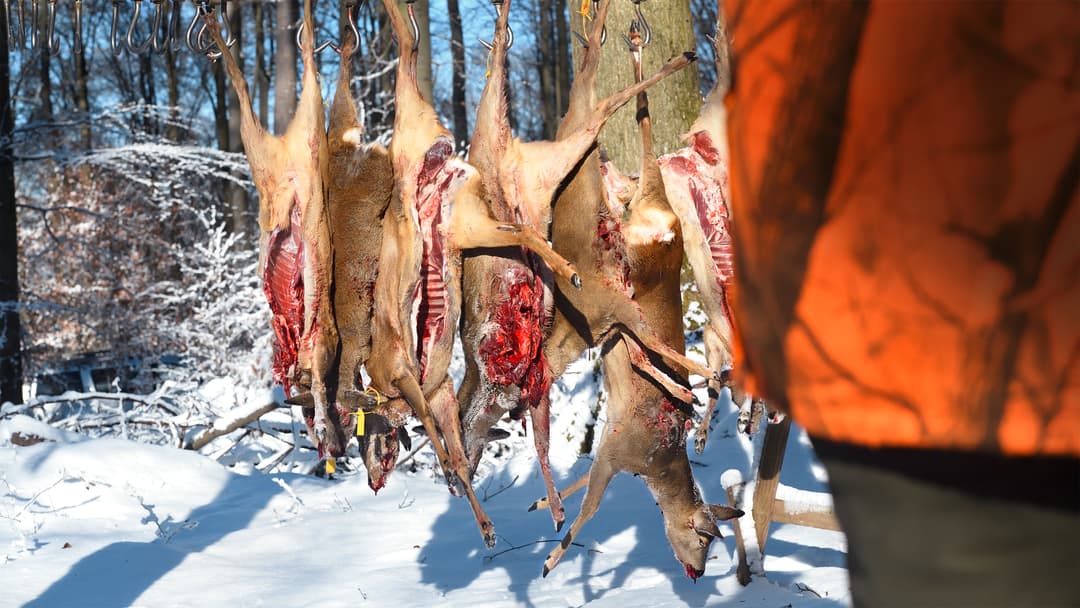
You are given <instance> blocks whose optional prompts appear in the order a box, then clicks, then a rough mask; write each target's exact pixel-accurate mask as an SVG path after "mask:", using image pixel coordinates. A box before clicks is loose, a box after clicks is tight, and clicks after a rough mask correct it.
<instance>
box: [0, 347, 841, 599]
mask: <svg viewBox="0 0 1080 608" xmlns="http://www.w3.org/2000/svg"><path fill="white" fill-rule="evenodd" d="M592 365H593V364H592V363H591V362H589V361H582V362H580V363H579V364H578V365H577V366H575V367H574V368H572V369H571V370H570V371H569V373H568V374H567V375H566V376H565V377H564V379H563V380H562V381H560V383H559V384H558V385H557V391H556V396H555V400H554V401H555V409H556V414H557V417H556V419H555V420H554V422H553V425H552V434H553V446H552V448H553V454H552V457H553V465H554V466H555V469H556V474H557V476H558V478H559V479H560V480H561V482H562V484H567V483H569V482H571V481H573V480H574V479H576V478H577V477H578V476H579V475H580V474H582V473H583V472H584V471H585V470H587V468H588V466H589V458H588V457H581V458H579V457H577V456H576V451H577V445H576V444H575V442H571V441H560V440H559V439H558V438H559V437H563V438H566V437H576V436H578V433H577V432H576V429H579V428H580V426H581V425H583V424H585V423H587V422H588V419H589V417H590V416H589V415H587V414H585V413H584V412H587V410H588V409H589V406H590V405H591V404H594V403H596V398H597V395H596V390H597V389H596V387H597V383H596V381H595V378H594V377H593V373H592ZM230 398H234V399H235V395H231V396H230ZM571 401H572V403H571ZM242 406H243V404H240V406H238V407H242ZM271 416H278V417H284V418H285V420H288V419H289V417H290V414H289V412H288V411H287V410H282V411H280V412H275V413H273V414H271ZM736 416H737V411H736V410H735V409H734V408H733V407H731V404H730V403H727V404H726V409H724V411H721V412H720V413H719V414H718V415H717V416H716V418H715V422H714V427H713V428H714V431H713V433H712V435H711V436H710V443H709V447H708V448H707V450H706V452H705V454H703V455H701V456H698V455H696V454H693V452H691V460H692V461H693V462H694V472H695V475H696V477H697V479H698V482H699V484H700V485H701V487H702V491H703V493H704V495H705V498H706V499H707V500H709V501H710V502H726V500H725V496H724V491H723V488H722V487H721V485H720V478H721V475H722V473H723V472H724V471H725V470H727V469H738V470H741V471H742V473H743V476H744V477H746V478H750V477H751V475H750V470H749V468H750V462H749V461H750V454H751V450H750V440H749V439H747V438H746V437H743V436H738V435H736V434H735V432H734V428H735V417H736ZM599 422H600V423H601V424H602V423H603V413H602V411H601V414H600V421H599ZM514 430H515V432H514V433H513V435H512V436H511V437H510V438H508V439H506V440H503V441H501V442H499V444H498V445H493V446H490V447H489V452H490V455H491V456H492V457H491V458H487V459H486V460H485V463H483V464H482V465H481V470H480V471H479V475H478V479H477V480H476V487H477V493H478V495H479V497H480V498H481V500H482V501H483V504H484V508H485V509H486V510H487V512H488V514H489V515H490V516H491V517H492V519H493V521H494V522H495V527H496V532H497V534H498V536H499V542H498V545H497V546H496V547H495V549H493V550H488V549H486V548H485V547H484V545H483V542H482V540H481V538H480V535H479V533H478V531H477V529H476V525H475V523H474V520H473V518H472V513H471V511H470V509H469V507H468V504H467V502H466V501H465V500H464V499H458V498H454V497H452V496H451V495H450V494H449V493H448V492H447V490H446V486H445V484H444V483H443V482H442V479H441V477H440V476H439V475H438V474H437V472H436V471H434V470H433V469H432V467H431V466H430V463H431V462H432V461H433V459H432V457H431V455H430V450H429V449H424V450H422V451H421V452H420V453H419V454H418V455H417V456H416V457H415V459H414V460H413V461H412V464H413V466H412V467H405V470H399V471H397V472H395V473H394V475H393V476H392V477H391V479H390V483H389V485H388V486H387V487H386V489H384V490H383V491H382V492H381V493H380V494H379V495H378V496H375V495H373V494H372V492H371V491H370V490H369V489H368V487H367V483H366V475H365V474H364V472H363V471H362V470H361V471H360V472H355V471H349V470H341V467H342V465H341V464H339V471H338V474H337V475H335V479H332V480H325V479H320V478H317V477H314V476H310V475H303V474H298V473H295V472H277V473H267V472H263V471H262V470H260V469H259V468H257V467H256V466H254V464H253V462H257V461H258V459H259V458H269V457H270V456H272V454H267V455H263V456H258V455H255V457H254V460H245V459H244V458H240V457H236V456H235V455H233V456H232V457H231V458H229V457H222V456H221V455H220V449H218V453H216V454H215V449H217V448H214V446H209V447H208V448H207V449H204V450H203V453H196V452H191V451H183V450H179V449H175V448H172V447H164V446H155V445H146V444H141V443H136V442H133V441H127V440H124V439H88V438H86V437H84V436H81V435H79V434H76V433H71V432H65V431H58V430H56V429H52V428H50V427H46V426H44V425H43V424H42V423H40V422H38V421H36V420H34V419H32V418H29V417H27V416H24V415H20V414H15V415H8V416H6V417H5V418H4V419H3V420H0V589H3V592H2V593H0V606H49V607H52V606H58V607H59V606H80V607H81V606H86V607H89V606H131V605H137V606H161V607H164V606H200V607H204V606H236V607H239V606H350V607H355V606H365V605H368V606H394V607H406V606H444V605H446V606H470V605H483V606H581V605H588V606H597V607H599V606H617V607H619V608H631V607H634V606H648V607H656V606H683V605H687V606H702V605H708V606H742V607H754V606H762V607H775V608H782V607H785V606H791V607H799V606H807V607H811V606H846V605H849V604H850V596H849V592H848V589H847V571H846V570H845V568H844V552H845V547H846V545H845V541H844V538H843V535H842V534H840V533H837V532H827V531H822V530H814V529H810V528H803V527H799V526H790V525H776V524H774V526H773V529H772V533H771V534H770V537H769V540H768V545H767V547H766V559H765V563H764V566H765V570H766V572H767V578H764V579H761V578H758V579H755V580H754V581H753V582H752V583H751V584H750V585H749V586H748V587H742V586H740V585H739V583H738V582H737V581H736V578H735V540H734V537H733V535H732V532H731V527H730V526H729V525H724V524H721V530H722V531H723V533H724V537H725V538H724V539H723V540H722V541H717V542H716V543H714V544H713V547H712V557H711V561H710V562H709V565H708V567H707V569H706V572H705V575H704V576H703V577H702V578H700V579H699V580H698V581H697V582H696V583H694V582H693V581H691V580H689V579H688V578H686V577H685V575H684V573H683V567H682V566H681V565H680V564H679V563H678V562H677V561H676V560H675V559H674V557H673V555H672V551H671V549H670V547H669V546H668V543H667V540H666V538H665V537H664V533H663V528H662V521H661V517H660V512H659V509H658V508H657V507H656V506H655V504H654V502H653V500H652V497H651V495H650V494H649V492H648V490H647V489H646V488H645V485H644V484H643V483H642V482H641V480H639V479H636V478H634V477H632V476H629V475H620V476H618V477H617V478H616V479H615V481H614V482H613V483H612V484H611V486H610V487H609V489H608V491H607V493H606V495H605V497H604V501H603V503H602V504H601V507H600V512H599V514H598V515H597V516H596V517H595V518H594V519H593V520H592V521H590V522H589V523H588V525H586V526H585V527H584V529H583V530H582V533H581V534H580V535H579V536H578V538H576V539H575V542H576V543H580V544H581V545H583V546H580V547H579V546H574V547H572V548H571V550H570V552H569V553H568V555H567V556H566V558H564V560H563V561H562V563H560V565H559V566H558V567H557V568H556V569H555V570H553V571H552V572H551V574H549V575H548V576H547V578H542V577H541V576H540V573H541V566H542V563H543V560H544V557H545V556H546V555H547V553H548V551H550V549H551V548H553V547H554V546H555V543H556V542H557V539H559V538H561V534H556V533H555V532H554V529H553V527H552V525H551V520H550V518H549V516H548V515H547V513H546V512H542V511H541V512H532V513H529V512H526V508H527V507H528V506H529V505H530V504H531V503H532V502H533V500H535V499H536V498H538V497H540V496H541V495H542V494H543V481H542V479H541V478H540V475H539V470H538V467H537V466H536V463H535V456H534V454H533V450H532V447H531V445H532V441H531V438H528V437H524V436H523V435H522V434H521V432H520V426H516V427H514ZM14 432H21V433H22V434H23V435H28V434H36V435H39V436H43V437H46V438H48V439H50V441H46V442H43V443H39V444H37V445H32V446H28V447H21V446H16V445H13V444H12V442H11V436H12V434H13V433H14ZM238 432H239V431H238ZM226 440H227V438H223V439H221V440H219V441H222V442H224V441H226ZM208 454H215V455H216V456H217V459H213V458H211V457H210V456H208ZM290 458H293V459H295V458H297V456H295V455H292V456H290ZM306 458H308V459H311V458H312V457H311V456H306ZM223 463H229V466H226V464H223ZM286 464H287V463H286ZM301 465H305V463H303V462H301V463H298V464H297V465H296V466H294V467H292V468H291V469H290V468H288V467H286V468H285V469H283V470H286V471H288V470H301V469H302V468H303V466H301ZM345 466H346V467H347V466H348V465H347V463H345ZM357 466H359V465H357ZM410 468H411V469H414V470H409V469H410ZM278 470H281V468H280V467H278ZM781 480H782V483H784V484H785V485H788V486H793V487H796V488H801V489H805V490H824V489H825V483H824V471H823V469H822V467H821V465H820V464H819V463H818V462H817V461H816V460H815V458H814V456H813V453H812V451H811V449H810V446H809V443H808V441H807V439H806V437H805V434H804V433H802V432H801V431H800V430H798V429H795V432H793V433H792V435H791V439H790V442H789V446H788V450H787V458H786V462H785V466H784V470H783V473H782V475H781ZM580 497H581V494H578V495H576V496H574V497H572V498H570V499H569V500H568V501H567V517H568V519H569V518H573V517H575V516H576V514H577V510H578V507H579V505H580V500H581V498H580Z"/></svg>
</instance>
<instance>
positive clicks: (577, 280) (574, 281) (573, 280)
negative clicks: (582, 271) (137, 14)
mask: <svg viewBox="0 0 1080 608" xmlns="http://www.w3.org/2000/svg"><path fill="white" fill-rule="evenodd" d="M570 284H571V285H573V286H574V287H575V288H577V289H581V275H579V274H578V273H576V272H575V273H574V276H572V277H570Z"/></svg>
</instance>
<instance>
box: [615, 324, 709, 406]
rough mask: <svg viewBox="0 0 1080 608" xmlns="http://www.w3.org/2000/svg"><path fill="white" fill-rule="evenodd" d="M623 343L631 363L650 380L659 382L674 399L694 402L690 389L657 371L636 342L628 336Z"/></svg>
mask: <svg viewBox="0 0 1080 608" xmlns="http://www.w3.org/2000/svg"><path fill="white" fill-rule="evenodd" d="M623 342H624V343H625V344H626V348H627V350H628V351H629V353H630V363H631V364H632V365H633V366H634V367H636V368H638V369H639V370H641V371H642V372H644V373H645V374H647V375H648V376H649V377H650V378H652V379H653V380H655V381H656V382H658V383H659V384H660V386H662V387H664V390H666V391H667V392H668V393H670V394H671V396H672V397H674V398H676V399H678V400H679V401H682V402H683V403H693V402H694V393H692V392H691V391H690V389H688V388H686V387H685V386H683V385H681V384H679V383H678V382H675V381H674V380H672V379H671V377H670V376H668V375H667V374H665V373H664V372H662V371H660V370H659V369H657V368H656V366H655V365H653V364H652V361H649V356H648V355H646V354H645V351H644V350H642V349H641V346H640V345H639V344H638V343H637V342H635V341H634V339H633V338H631V337H629V336H627V337H625V338H624V339H623ZM672 352H675V351H672Z"/></svg>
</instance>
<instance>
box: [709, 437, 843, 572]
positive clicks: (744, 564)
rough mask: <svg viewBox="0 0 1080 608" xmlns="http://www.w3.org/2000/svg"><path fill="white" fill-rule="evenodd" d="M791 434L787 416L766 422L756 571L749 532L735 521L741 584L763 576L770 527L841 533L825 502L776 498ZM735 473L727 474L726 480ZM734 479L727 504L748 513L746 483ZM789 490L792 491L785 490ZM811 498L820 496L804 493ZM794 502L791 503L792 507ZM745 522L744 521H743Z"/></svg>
mask: <svg viewBox="0 0 1080 608" xmlns="http://www.w3.org/2000/svg"><path fill="white" fill-rule="evenodd" d="M790 434H791V418H788V417H786V416H785V417H784V418H783V419H781V420H780V421H779V422H776V423H767V424H766V427H765V438H764V440H763V441H762V445H761V454H760V458H758V459H756V461H757V462H758V463H759V464H758V470H757V472H756V476H755V477H756V479H755V482H754V490H753V501H752V502H753V508H752V509H750V516H751V519H753V522H754V524H753V525H754V536H755V537H756V540H757V547H756V550H755V553H754V558H753V559H754V560H760V562H757V561H756V562H755V566H754V568H753V569H751V567H750V559H748V556H747V548H746V536H745V534H747V533H748V530H744V529H743V526H742V525H741V524H740V522H739V520H735V521H732V522H731V523H732V527H734V529H735V548H736V552H737V554H738V559H739V564H738V567H737V570H736V573H735V574H736V578H737V579H738V580H739V583H740V584H742V585H748V584H750V579H751V574H763V573H764V568H763V566H764V560H765V541H766V540H767V539H768V537H769V526H770V525H771V524H772V522H774V521H776V522H779V523H785V524H795V525H800V526H808V527H811V528H820V529H823V530H836V531H840V523H839V522H838V521H837V519H836V515H835V514H834V513H833V511H832V509H831V508H829V507H828V503H827V502H825V501H811V503H815V502H816V503H819V504H811V505H805V504H796V503H801V501H798V500H793V501H787V500H784V499H781V498H777V497H776V492H777V488H778V487H779V485H780V469H781V468H782V467H783V465H784V452H785V450H786V449H787V440H788V436H789V435H790ZM731 473H736V471H729V472H728V473H725V477H727V476H728V475H729V474H731ZM735 481H736V480H735V478H734V477H732V478H730V481H728V480H725V486H726V490H727V495H728V504H730V505H732V506H734V507H736V508H740V509H743V510H745V508H744V507H745V506H746V494H745V493H746V483H745V482H744V481H742V480H741V479H739V480H738V483H735ZM785 490H790V488H785ZM805 494H806V495H809V496H821V494H819V493H805ZM786 495H787V496H789V497H790V496H798V495H797V494H796V493H795V492H792V491H788V492H787V493H786ZM789 502H791V504H789ZM740 519H743V518H740Z"/></svg>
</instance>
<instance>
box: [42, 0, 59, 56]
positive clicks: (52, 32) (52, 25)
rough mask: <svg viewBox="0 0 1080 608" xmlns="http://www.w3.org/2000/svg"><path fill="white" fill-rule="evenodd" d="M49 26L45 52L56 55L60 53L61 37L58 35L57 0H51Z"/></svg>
mask: <svg viewBox="0 0 1080 608" xmlns="http://www.w3.org/2000/svg"><path fill="white" fill-rule="evenodd" d="M48 17H49V27H48V30H47V31H46V33H45V34H46V36H45V52H47V53H49V54H50V55H53V56H56V55H59V54H60V38H59V37H58V36H56V0H49V15H48Z"/></svg>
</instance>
